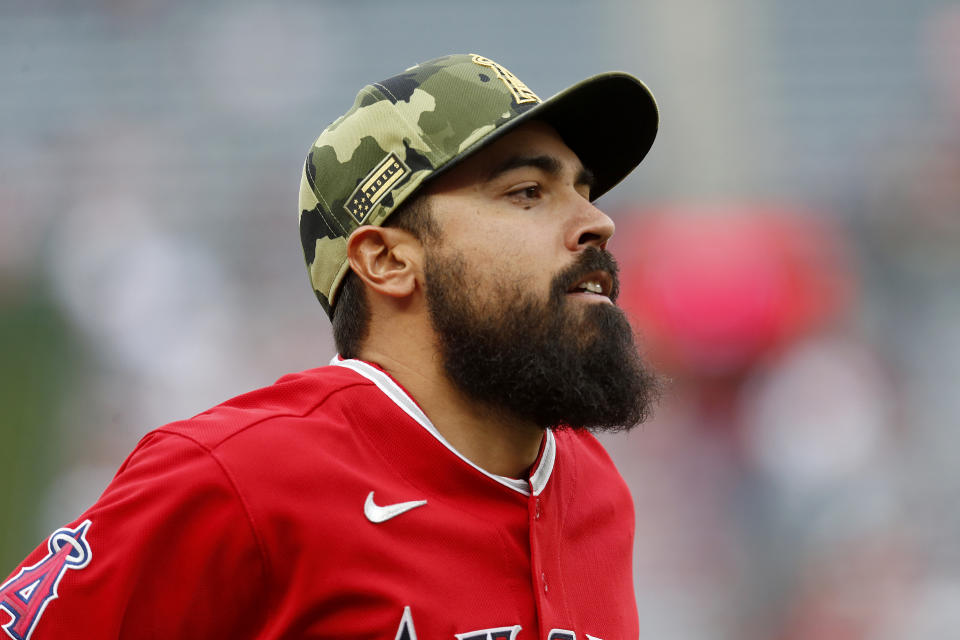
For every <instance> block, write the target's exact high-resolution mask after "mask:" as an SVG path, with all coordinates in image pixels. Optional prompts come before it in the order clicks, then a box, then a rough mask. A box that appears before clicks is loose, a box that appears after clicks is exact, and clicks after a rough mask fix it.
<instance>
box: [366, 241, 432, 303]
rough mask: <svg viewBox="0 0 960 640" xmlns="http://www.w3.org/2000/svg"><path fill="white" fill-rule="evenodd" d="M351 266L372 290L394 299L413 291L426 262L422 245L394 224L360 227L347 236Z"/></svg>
mask: <svg viewBox="0 0 960 640" xmlns="http://www.w3.org/2000/svg"><path fill="white" fill-rule="evenodd" d="M347 259H348V260H349V261H350V268H351V269H352V270H353V272H354V273H355V274H357V276H359V277H360V279H361V280H363V281H364V282H365V283H366V285H367V286H368V287H370V289H372V290H373V291H376V292H378V293H381V294H383V295H386V296H390V297H392V298H404V297H406V296H409V295H411V294H413V292H414V291H415V290H416V288H417V279H418V278H419V276H420V274H421V267H422V265H423V246H422V245H421V244H420V241H419V240H417V239H416V238H415V237H414V236H413V235H412V234H410V233H409V232H407V231H404V230H403V229H397V228H394V227H374V226H370V225H364V226H362V227H358V228H357V229H355V230H354V232H353V233H351V234H350V237H349V238H348V239H347Z"/></svg>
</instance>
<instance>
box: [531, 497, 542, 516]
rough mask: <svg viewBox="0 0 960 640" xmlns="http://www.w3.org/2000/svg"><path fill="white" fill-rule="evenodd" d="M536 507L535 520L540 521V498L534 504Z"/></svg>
mask: <svg viewBox="0 0 960 640" xmlns="http://www.w3.org/2000/svg"><path fill="white" fill-rule="evenodd" d="M534 507H535V508H534V511H533V519H534V520H539V519H540V498H537V501H536V503H534Z"/></svg>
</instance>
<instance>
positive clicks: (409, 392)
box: [0, 55, 657, 640]
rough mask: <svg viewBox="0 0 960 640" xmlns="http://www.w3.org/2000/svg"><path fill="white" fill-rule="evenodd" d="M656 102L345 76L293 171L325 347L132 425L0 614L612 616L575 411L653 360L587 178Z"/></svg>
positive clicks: (585, 413) (481, 621) (613, 163)
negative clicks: (281, 372)
mask: <svg viewBox="0 0 960 640" xmlns="http://www.w3.org/2000/svg"><path fill="white" fill-rule="evenodd" d="M656 127H657V110H656V105H655V103H654V102H653V98H652V97H651V96H650V94H649V92H648V91H647V89H646V87H644V86H643V84H641V83H640V82H639V81H638V80H636V79H635V78H633V77H632V76H629V75H626V74H622V73H608V74H602V75H599V76H594V77H592V78H589V79H587V80H585V81H583V82H581V83H579V84H577V85H575V86H573V87H571V88H570V89H567V90H566V91H564V92H562V93H560V94H558V95H556V96H554V97H553V98H551V99H549V100H546V101H541V100H540V98H539V97H537V96H536V94H534V93H533V92H532V91H531V90H530V89H529V88H528V87H527V86H526V85H525V84H524V83H523V82H521V81H520V80H519V79H518V78H517V77H516V76H514V75H513V74H511V73H510V72H509V71H507V70H506V69H505V68H504V67H502V66H500V65H498V64H497V63H495V62H493V61H492V60H490V59H488V58H484V57H482V56H478V55H452V56H446V57H443V58H438V59H436V60H431V61H429V62H425V63H423V64H420V65H417V66H415V67H411V68H410V69H408V70H406V71H405V72H403V73H401V74H399V75H397V76H394V77H392V78H389V79H387V80H384V81H383V82H379V83H374V84H372V85H368V86H367V87H365V88H364V89H363V90H362V91H361V92H360V93H359V95H358V96H357V98H356V101H355V103H354V106H353V107H352V108H351V109H350V110H349V111H348V112H347V113H346V114H345V115H344V116H342V117H341V118H340V119H338V120H337V121H336V122H334V123H333V124H331V125H330V126H329V127H328V128H327V129H326V130H325V131H324V132H323V133H322V134H321V135H320V137H319V138H318V139H317V141H316V142H315V143H314V145H313V146H312V148H311V150H310V153H309V155H308V157H307V161H306V163H305V166H304V172H303V176H302V181H301V189H300V210H301V212H300V236H301V240H302V243H303V248H304V252H305V256H306V262H307V266H308V270H309V273H310V279H311V282H312V285H313V288H314V291H315V293H316V295H317V297H318V299H319V300H320V302H321V304H322V305H323V307H324V309H325V310H326V311H327V313H328V314H329V316H330V318H331V321H332V323H333V331H334V339H335V342H336V345H337V349H338V352H339V355H338V356H337V357H336V358H334V360H333V361H332V362H331V364H330V366H327V367H321V368H318V369H313V370H310V371H305V372H302V373H299V374H294V375H289V376H286V377H284V378H281V379H280V380H279V381H277V383H276V384H274V385H272V386H270V387H267V388H265V389H260V390H257V391H253V392H251V393H248V394H245V395H242V396H239V397H237V398H234V399H233V400H230V401H228V402H226V403H224V404H222V405H219V406H217V407H215V408H213V409H211V410H209V411H207V412H205V413H202V414H200V415H198V416H196V417H194V418H192V419H190V420H186V421H182V422H177V423H173V424H170V425H167V426H165V427H162V428H160V429H157V430H155V431H153V432H151V433H150V434H148V435H147V436H146V437H145V438H144V439H143V440H142V441H141V443H140V444H139V445H138V447H137V449H136V450H135V451H134V452H133V453H132V454H131V455H130V457H129V458H128V459H127V461H126V462H125V463H124V465H123V466H122V467H121V469H120V471H119V472H118V473H117V476H116V477H115V479H114V481H113V482H112V483H111V485H110V486H109V487H108V488H107V490H106V491H105V493H104V494H103V496H102V497H101V499H100V500H99V501H98V502H97V503H96V504H95V505H94V506H93V507H91V508H90V509H89V510H88V511H87V512H85V513H84V514H83V515H81V516H80V517H79V518H78V519H77V520H76V521H74V522H73V523H72V524H71V525H70V526H67V527H64V528H62V529H59V530H58V531H56V532H54V534H52V535H51V536H50V539H49V540H48V542H47V544H46V545H43V546H42V547H40V548H38V549H37V551H35V552H34V554H33V555H31V556H30V557H29V558H28V559H27V560H26V561H25V563H24V564H23V566H22V567H21V568H20V569H19V570H18V571H16V572H14V574H12V575H11V577H10V578H8V579H7V581H6V582H4V583H3V586H2V588H0V607H2V608H3V609H4V610H5V611H6V614H7V616H8V617H9V621H8V622H7V623H6V624H4V625H3V629H4V631H5V632H6V633H7V635H9V636H10V637H12V638H15V639H16V640H23V639H25V638H33V640H45V639H47V638H64V637H83V638H198V639H199V638H234V639H235V638H251V639H252V638H258V639H259V638H271V639H281V638H282V639H294V638H298V639H299V638H345V637H351V638H392V639H394V640H399V639H401V638H406V639H408V640H414V639H416V638H417V637H420V638H450V637H455V638H460V639H470V640H474V639H476V640H487V639H490V640H493V639H518V638H519V639H523V638H531V639H533V638H545V639H550V640H568V639H573V638H606V639H613V638H635V637H636V636H637V632H638V621H637V609H636V603H635V601H634V594H633V581H632V576H631V549H632V536H633V527H634V514H633V506H632V500H631V498H630V495H629V492H628V490H627V488H626V486H625V484H624V482H623V480H622V479H621V478H620V476H619V474H618V473H617V471H616V469H615V468H614V466H613V464H612V463H611V461H610V459H609V457H608V456H607V454H606V452H605V451H604V450H603V448H602V447H601V446H600V444H599V443H598V442H597V440H596V439H595V438H594V437H593V435H591V433H590V432H591V431H599V430H616V429H624V428H629V427H631V426H633V425H635V424H637V423H639V422H640V421H642V420H643V419H644V418H645V417H646V415H647V414H648V411H649V409H650V404H651V402H652V399H653V397H654V396H655V392H656V388H657V384H656V379H655V376H654V375H652V374H651V373H650V372H649V371H648V370H647V369H646V368H645V366H644V364H643V362H642V360H641V359H640V357H639V356H638V355H637V348H636V346H635V344H634V341H633V335H632V332H631V329H630V325H629V324H628V322H627V320H626V318H625V317H624V314H623V313H622V312H621V311H620V310H619V309H618V308H617V307H616V305H615V304H614V303H615V302H616V298H617V292H618V280H617V268H616V263H615V262H614V260H613V258H612V257H611V255H610V254H609V253H608V251H607V241H608V240H609V239H610V237H611V236H612V235H613V231H614V225H613V222H612V221H611V220H610V218H608V217H607V216H606V215H605V214H604V213H603V212H601V211H600V210H599V209H597V208H596V207H595V206H594V205H593V201H594V200H595V199H596V198H597V197H598V196H600V195H601V194H602V193H604V192H606V191H607V190H609V189H610V188H611V187H612V186H614V185H615V184H616V183H617V182H619V181H620V180H621V179H622V178H623V177H624V176H626V175H627V174H628V173H629V172H630V171H631V170H632V169H633V168H634V167H635V166H636V165H637V164H638V163H639V162H640V160H641V159H642V158H643V157H644V155H645V154H646V152H647V151H648V149H649V148H650V145H651V144H652V142H653V138H654V136H655V133H656ZM0 616H2V614H0ZM2 620H3V618H2V617H0V621H2Z"/></svg>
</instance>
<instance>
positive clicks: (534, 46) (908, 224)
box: [0, 0, 960, 640]
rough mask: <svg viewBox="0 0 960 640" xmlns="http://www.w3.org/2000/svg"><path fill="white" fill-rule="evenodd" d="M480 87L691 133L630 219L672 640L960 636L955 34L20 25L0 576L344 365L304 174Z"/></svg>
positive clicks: (637, 487) (657, 632)
mask: <svg viewBox="0 0 960 640" xmlns="http://www.w3.org/2000/svg"><path fill="white" fill-rule="evenodd" d="M451 52H462V53H467V52H476V53H481V54H483V55H486V56H489V57H491V58H493V59H495V60H497V61H498V62H500V63H501V64H503V65H505V66H506V67H507V68H509V69H510V70H511V71H512V72H513V73H515V74H516V75H517V76H518V77H519V78H521V79H522V80H523V81H524V82H526V83H527V84H528V85H529V86H530V87H531V88H532V89H533V90H534V91H536V92H537V93H538V94H539V95H540V96H542V97H546V96H549V95H551V94H553V93H554V92H556V91H559V90H561V89H562V88H564V87H566V86H567V85H569V84H572V83H573V82H575V81H578V80H580V79H581V78H583V77H586V76H587V75H590V74H592V73H596V72H600V71H604V70H608V69H622V70H627V71H630V72H632V73H634V74H636V75H638V76H639V77H641V78H642V79H644V80H645V81H646V82H647V83H648V84H649V85H650V87H651V88H652V90H653V92H654V94H655V95H656V96H657V99H658V101H659V104H660V108H661V114H662V126H661V130H660V135H659V138H658V140H657V142H656V144H655V145H654V147H653V150H652V152H651V153H650V155H649V156H648V158H647V159H646V160H645V161H644V163H643V165H641V168H640V169H639V170H638V171H636V172H635V173H634V174H633V175H632V176H631V177H630V178H628V179H627V180H626V181H625V182H624V183H623V184H622V185H621V186H620V187H619V188H618V189H616V190H614V191H613V192H612V193H610V194H608V195H607V196H605V197H604V198H603V199H602V200H601V201H600V202H601V206H602V207H603V208H605V210H606V211H608V212H609V213H610V214H611V215H612V216H613V217H614V219H615V221H616V222H617V225H618V231H617V236H616V237H615V238H614V241H613V243H612V245H611V247H612V249H613V251H614V253H615V254H616V255H617V256H618V258H619V259H620V261H621V264H622V268H623V276H622V279H623V281H624V293H623V296H622V304H623V306H624V307H625V308H626V309H627V310H628V312H629V313H630V315H631V318H632V319H633V321H634V322H635V324H636V326H637V329H638V331H640V333H641V335H642V336H643V340H644V344H645V349H646V350H647V352H648V357H649V358H650V360H651V361H653V362H654V363H655V364H656V366H657V367H658V368H659V369H660V370H661V371H663V372H664V374H665V375H666V376H667V377H668V378H669V379H670V385H669V387H668V391H667V393H666V395H665V398H664V400H663V403H662V405H661V407H660V410H659V412H658V414H657V417H656V418H655V419H654V420H653V421H652V422H650V423H648V424H646V425H644V426H642V427H640V428H638V429H635V430H634V431H633V432H631V433H630V434H627V435H617V436H612V437H607V438H605V441H606V444H607V445H608V448H609V449H610V450H611V451H612V453H613V454H614V457H615V460H616V462H617V464H618V466H619V467H620V469H621V471H622V472H623V474H624V476H625V477H626V478H627V480H628V482H629V483H630V484H631V487H632V489H633V492H634V496H635V499H636V507H637V543H636V554H635V556H636V557H635V564H636V567H635V573H636V591H637V600H638V606H639V608H640V620H641V637H644V638H654V637H656V638H670V639H671V640H686V639H691V640H692V639H703V638H710V639H730V640H734V639H736V640H798V639H801V638H803V639H804V640H848V639H849V640H853V639H857V640H860V639H879V640H894V639H901V638H902V639H907V638H909V639H911V640H919V639H937V640H939V639H943V638H955V637H957V633H958V630H960V606H958V604H957V603H958V602H960V548H958V545H957V540H958V538H960V464H958V448H960V434H957V433H956V432H955V427H956V416H958V415H960V412H958V409H960V394H958V393H957V392H956V390H955V387H956V384H957V381H958V379H960V377H958V375H957V368H958V367H957V362H958V361H960V322H958V318H960V291H958V286H957V283H958V281H960V3H957V2H947V1H944V0H910V1H909V2H907V1H903V0H848V1H846V2H835V1H832V0H830V1H828V0H807V1H806V2H792V1H790V0H731V1H728V2H723V3H717V2H708V1H706V0H669V1H666V0H664V1H661V2H628V1H626V0H624V1H612V0H594V1H593V2H590V3H583V2H574V1H573V0H549V1H547V0H542V1H531V2H518V1H516V0H510V1H506V0H488V1H487V2H484V3H458V2H442V1H441V0H406V2H403V3H396V2H380V1H375V0H351V1H347V0H339V1H334V0H331V1H312V2H307V1H305V0H303V1H299V2H278V3H271V4H266V3H260V2H252V1H250V0H235V1H234V2H230V3H225V2H224V3H213V2H203V1H192V2H186V1H183V0H166V1H164V2H160V1H159V0H128V1H123V0H89V1H87V2H82V3H79V2H68V1H66V0H62V1H60V2H51V1H45V0H35V1H33V2H26V1H18V0H8V1H6V2H4V3H2V4H0V87H2V88H0V347H2V351H0V408H2V415H0V487H2V490H0V575H5V574H6V573H7V572H8V571H9V570H10V569H12V568H13V567H14V566H15V565H16V564H17V563H18V562H19V561H20V560H21V559H22V558H23V557H24V556H25V555H26V554H27V553H28V552H29V551H30V550H31V549H32V548H33V547H34V546H35V545H36V544H38V543H39V542H41V541H42V540H43V539H44V538H45V537H46V536H47V535H48V534H49V532H50V531H52V530H53V529H55V528H56V527H58V526H60V525H61V524H63V523H65V522H67V521H70V520H72V519H73V518H74V517H76V516H77V515H79V513H80V512H81V511H82V510H83V509H85V508H86V507H87V506H88V505H89V504H90V503H91V502H93V501H94V500H95V499H96V497H97V496H98V495H99V493H100V491H101V490H102V489H103V487H104V486H105V485H106V483H107V482H109V480H110V478H111V476H112V475H113V473H114V471H115V470H116V468H117V467H118V466H119V465H120V464H121V462H122V461H123V459H124V457H125V456H126V454H127V453H128V452H129V451H130V450H131V449H132V448H133V447H134V446H135V444H136V442H137V441H138V439H139V438H140V437H141V436H142V435H143V434H144V433H145V432H146V431H148V430H150V429H152V428H154V427H156V426H159V425H161V424H164V423H166V422H170V421H173V420H176V419H181V418H185V417H189V416H191V415H194V414H196V413H198V412H200V411H202V410H204V409H206V408H207V407H209V406H211V405H213V404H216V403H218V402H220V401H222V400H224V399H226V398H228V397H231V396H233V395H236V394H238V393H241V392H244V391H246V390H248V389H250V388H254V387H259V386H263V385H267V384H270V383H271V382H272V381H273V380H275V379H276V378H278V377H279V376H281V375H282V374H284V373H285V372H288V371H296V370H301V369H305V368H310V367H313V366H317V365H320V364H323V363H325V362H326V361H327V360H329V358H330V357H331V356H332V355H333V353H334V350H333V345H332V340H331V338H330V334H329V326H328V322H327V320H326V318H325V316H324V314H323V311H322V310H321V308H320V306H319V305H318V304H317V302H316V300H315V299H314V297H313V294H312V293H311V290H310V287H309V284H308V280H307V275H306V271H305V269H304V266H303V258H302V254H301V250H300V246H299V238H298V232H297V189H298V184H299V179H300V167H301V164H302V161H303V158H304V155H305V154H306V151H307V149H308V147H309V145H310V143H311V142H312V141H313V140H314V139H315V137H316V136H317V135H318V134H319V132H320V131H321V130H322V129H323V128H324V127H325V126H326V125H327V124H328V123H329V122H330V121H332V120H333V119H334V118H336V117H337V116H339V115H340V114H341V113H343V112H344V111H345V110H346V109H347V108H348V107H349V106H350V105H351V103H352V101H353V96H354V95H355V93H356V92H357V90H359V89H360V87H361V86H362V85H364V84H366V83H367V82H370V81H374V80H379V79H382V78H385V77H388V76H390V75H393V74H395V73H397V72H399V71H400V70H402V69H403V68H405V67H407V66H409V65H411V64H414V63H416V62H418V61H421V60H425V59H429V58H433V57H436V56H438V55H442V54H445V53H451ZM597 117H603V114H602V113H598V114H597ZM132 533H133V532H132Z"/></svg>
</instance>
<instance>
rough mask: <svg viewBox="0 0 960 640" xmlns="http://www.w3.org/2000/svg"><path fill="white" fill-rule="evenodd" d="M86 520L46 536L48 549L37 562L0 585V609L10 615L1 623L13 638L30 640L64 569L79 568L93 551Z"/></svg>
mask: <svg viewBox="0 0 960 640" xmlns="http://www.w3.org/2000/svg"><path fill="white" fill-rule="evenodd" d="M89 529H90V521H89V520H84V521H83V522H81V523H80V524H79V525H77V526H76V528H73V529H70V528H68V527H64V528H62V529H57V530H56V531H54V532H53V534H52V535H51V536H50V538H49V539H48V540H47V548H48V549H49V553H47V555H46V557H45V558H43V560H41V561H40V562H38V563H36V564H35V565H33V566H30V567H24V568H23V569H20V571H19V572H18V573H17V575H15V576H13V577H12V578H10V579H9V580H7V581H6V582H4V583H3V585H2V586H0V609H2V610H3V611H5V612H6V613H8V614H9V615H10V621H9V622H7V623H6V624H4V625H3V626H2V628H3V630H4V631H6V632H7V635H8V636H10V637H11V638H13V640H30V635H31V634H32V633H33V630H34V629H35V628H36V626H37V622H39V621H40V616H42V615H43V612H44V610H45V609H46V608H47V605H48V604H50V603H51V602H53V601H54V600H56V599H57V585H58V584H60V579H61V578H62V577H63V574H64V573H66V572H67V569H83V568H84V567H86V566H87V565H88V564H90V558H91V557H92V556H93V554H92V553H91V551H90V544H89V543H88V542H87V531H88V530H89Z"/></svg>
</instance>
